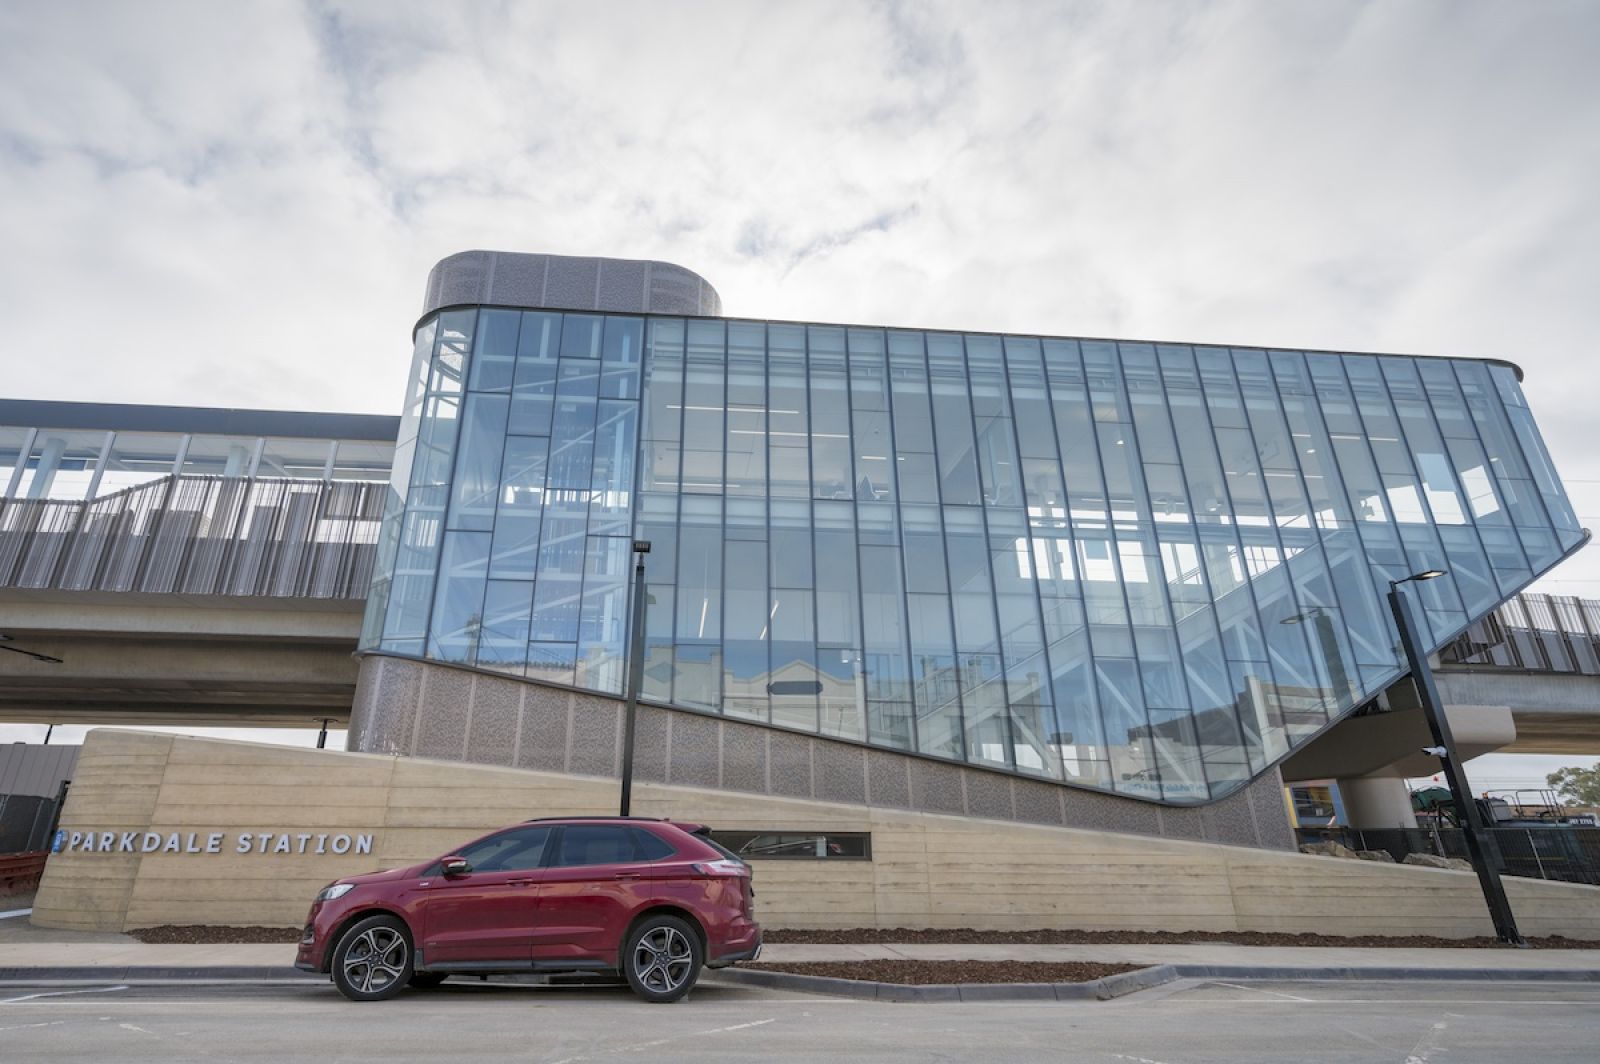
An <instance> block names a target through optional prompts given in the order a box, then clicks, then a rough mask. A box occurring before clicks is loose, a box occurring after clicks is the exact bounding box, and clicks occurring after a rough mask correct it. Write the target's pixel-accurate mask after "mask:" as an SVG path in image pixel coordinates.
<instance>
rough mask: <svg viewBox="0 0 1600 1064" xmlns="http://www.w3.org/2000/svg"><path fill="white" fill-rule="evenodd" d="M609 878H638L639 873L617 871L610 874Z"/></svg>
mask: <svg viewBox="0 0 1600 1064" xmlns="http://www.w3.org/2000/svg"><path fill="white" fill-rule="evenodd" d="M611 878H613V879H638V878H639V873H637V872H618V873H617V874H616V875H614V876H612V877H611Z"/></svg>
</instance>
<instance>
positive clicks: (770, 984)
mask: <svg viewBox="0 0 1600 1064" xmlns="http://www.w3.org/2000/svg"><path fill="white" fill-rule="evenodd" d="M715 974H716V976H717V977H718V978H722V979H726V980H729V981H731V982H734V983H739V984H742V985H745V986H759V987H765V988H767V989H770V990H792V991H798V992H800V993H807V994H828V995H832V996H835V997H851V998H860V999H862V1000H867V1001H913V1002H935V1001H1051V1000H1054V1001H1110V1000H1111V999H1113V998H1119V997H1124V996H1126V995H1128V994H1136V993H1138V992H1140V991H1142V990H1149V989H1151V988H1152V987H1157V986H1161V985H1163V984H1165V983H1170V982H1173V981H1174V980H1177V979H1238V980H1272V981H1280V982H1296V981H1300V982H1313V981H1326V980H1350V981H1354V980H1367V981H1371V982H1384V981H1433V982H1542V983H1600V970H1583V969H1565V968H1406V967H1390V968H1340V967H1327V968H1287V967H1272V966H1266V965H1211V964H1157V965H1152V966H1150V967H1148V968H1140V969H1139V970H1137V971H1133V972H1124V973H1122V974H1121V975H1111V976H1107V977H1105V978H1104V979H1095V980H1092V981H1090V982H1086V983H965V984H951V983H945V984H934V985H927V986H907V985H902V984H899V983H875V982H870V981H868V980H863V979H837V978H833V977H831V976H818V975H800V974H797V973H794V972H772V971H763V970H759V969H750V968H724V969H719V970H718V971H717V972H716V973H715Z"/></svg>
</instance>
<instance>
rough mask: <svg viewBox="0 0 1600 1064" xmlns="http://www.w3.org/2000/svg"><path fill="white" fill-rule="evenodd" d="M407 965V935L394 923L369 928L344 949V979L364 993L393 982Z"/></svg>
mask: <svg viewBox="0 0 1600 1064" xmlns="http://www.w3.org/2000/svg"><path fill="white" fill-rule="evenodd" d="M405 966H406V940H405V936H404V935H402V934H401V933H400V932H399V931H396V930H395V929H394V928H392V927H370V928H368V929H367V930H365V931H363V932H362V933H361V935H360V936H359V937H358V938H357V939H356V940H355V941H354V942H352V943H350V948H349V949H347V950H345V952H344V977H345V981H346V982H347V983H349V984H350V985H351V986H352V987H354V988H355V989H356V990H358V991H360V992H361V993H363V994H371V993H375V992H377V991H380V990H383V989H384V988H385V987H388V986H390V985H391V984H393V983H394V982H395V981H396V980H398V979H399V978H400V975H401V973H402V972H403V971H405Z"/></svg>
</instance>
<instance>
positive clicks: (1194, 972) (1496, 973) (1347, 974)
mask: <svg viewBox="0 0 1600 1064" xmlns="http://www.w3.org/2000/svg"><path fill="white" fill-rule="evenodd" d="M1173 967H1174V968H1175V969H1177V972H1178V975H1179V976H1181V977H1182V978H1185V979H1284V980H1296V979H1299V980H1329V979H1367V980H1372V981H1374V982H1384V981H1398V980H1423V981H1426V980H1433V981H1436V982H1497V983H1506V982H1510V983H1519V982H1533V983H1600V969H1592V968H1589V969H1585V968H1406V967H1388V968H1379V967H1366V968H1340V967H1328V968H1284V967H1272V966H1267V965H1232V964H1177V965H1173Z"/></svg>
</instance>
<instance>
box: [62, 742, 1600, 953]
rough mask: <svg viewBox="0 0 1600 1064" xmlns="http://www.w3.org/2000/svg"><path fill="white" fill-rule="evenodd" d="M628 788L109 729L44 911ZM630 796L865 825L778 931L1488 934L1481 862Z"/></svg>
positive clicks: (791, 881)
mask: <svg viewBox="0 0 1600 1064" xmlns="http://www.w3.org/2000/svg"><path fill="white" fill-rule="evenodd" d="M616 799H617V783H616V781H615V780H612V779H605V778H599V777H589V776H577V775H570V774H558V773H549V772H534V771H527V770H521V769H512V768H496V767H488V766H477V765H466V764H461V763H456V762H439V761H426V760H421V759H416V758H404V757H391V756H380V755H367V754H349V753H341V752H333V751H319V750H311V749H302V748H293V747H279V746H269V745H264V744H256V743H242V742H233V741H224V740H214V739H191V738H185V737H179V736H173V735H164V734H154V733H146V732H135V731H118V730H109V729H101V730H96V731H94V732H91V733H90V734H89V736H88V738H87V739H86V741H85V744H84V750H83V754H82V756H81V758H80V760H79V763H78V768H77V773H76V779H75V780H74V783H73V787H72V790H71V792H70V793H69V797H68V800H67V805H66V809H65V810H64V812H63V815H62V820H61V829H62V830H63V831H64V832H66V833H67V839H68V841H69V842H70V841H71V840H72V838H73V835H74V833H76V834H77V837H78V841H77V843H76V844H75V845H72V846H71V847H69V848H67V849H64V850H63V851H62V852H59V853H56V854H54V855H53V856H52V857H51V858H50V861H49V863H48V864H47V866H46V868H45V873H44V878H43V881H42V882H41V884H40V889H39V893H38V896H37V898H36V899H35V902H34V913H33V921H34V923H36V924H38V925H41V926H45V927H56V928H70V929H80V930H94V931H124V930H128V929H132V928H138V927H149V926H156V925H163V924H203V925H204V924H210V925H269V926H285V927H296V926H299V925H300V924H301V922H302V921H303V920H304V918H305V914H306V910H307V908H308V906H309V904H310V901H311V898H312V897H313V895H314V894H315V892H316V891H317V890H318V889H319V888H320V887H322V886H323V885H324V884H326V883H328V882H329V881H331V880H333V879H336V878H338V877H339V876H341V875H348V874H352V873H356V872H362V871H371V870H374V869H378V868H394V867H401V866H404V865H408V864H412V863H414V862H417V861H421V860H424V859H428V858H432V857H436V856H438V855H439V854H441V853H444V852H447V851H448V850H449V849H450V848H451V847H453V846H455V845H457V844H459V843H460V842H462V841H464V840H465V839H468V838H471V837H472V836H474V835H477V834H481V833H483V832H486V831H489V830H492V829H493V828H496V827H499V826H502V825H505V824H510V823H515V822H517V821H519V820H525V819H528V818H530V817H536V816H563V815H585V814H588V815H593V814H607V813H610V812H612V811H613V810H614V809H615V808H616ZM634 806H635V809H636V811H637V812H638V813H639V814H640V815H644V816H663V817H670V818H672V819H676V820H683V821H693V822H700V823H709V824H712V825H715V826H717V827H721V828H727V829H736V830H755V831H772V830H801V831H808V830H837V831H866V832H870V833H871V834H872V854H873V857H872V860H871V861H839V862H830V861H771V862H758V864H757V866H756V879H757V882H758V884H759V887H758V889H759V898H760V908H759V916H760V918H761V920H762V922H763V924H764V925H765V926H767V927H769V928H852V927H878V928H893V927H911V928H921V927H944V928H968V927H970V928H977V929H986V930H988V929H992V930H1020V929H1033V928H1083V929H1094V930H1118V929H1145V930H1168V931H1311V930H1314V931H1318V932H1321V933H1323V934H1331V935H1382V934H1407V935H1438V936H1441V937H1451V938H1465V937H1472V936H1478V935H1488V934H1491V933H1492V929H1491V926H1490V924H1489V920H1488V917H1487V915H1486V914H1485V912H1484V906H1483V902H1482V898H1481V896H1480V894H1479V890H1478V884H1477V880H1476V877H1474V876H1473V875H1471V874H1470V873H1463V872H1450V871H1440V870H1434V869H1425V868H1411V867H1402V866H1397V865H1388V866H1385V865H1380V864H1377V863H1373V862H1363V861H1342V860H1338V859H1336V858H1329V857H1312V856H1306V855H1302V854H1297V853H1289V852H1282V851H1270V850H1257V849H1247V848H1243V847H1234V846H1223V845H1217V844H1212V843H1200V842H1187V841H1180V840H1173V839H1162V838H1156V837H1147V836H1140V835H1126V834H1115V833H1111V832H1097V831H1088V830H1081V829H1070V828H1058V827H1045V826H1033V825H1025V824H1018V823H1011V822H998V821H990V820H982V819H978V818H974V817H957V816H948V815H941V814H933V813H912V812H907V811H904V810H894V809H883V808H872V807H868V806H863V805H846V804H838V803H828V802H818V801H811V800H805V801H801V800H796V799H785V798H779V797H772V796H767V795H753V794H739V793H733V792H720V791H703V790H695V789H691V788H687V787H679V786H669V785H663V784H657V783H639V784H636V786H635V795H634ZM150 836H155V837H156V838H157V839H158V840H159V842H158V844H157V845H154V846H151V845H150V843H149V837H150ZM91 838H92V845H91V843H90V842H89V841H88V840H90V839H91ZM340 840H345V841H344V842H343V843H342V849H336V845H338V844H339V842H340ZM1507 889H1508V891H1509V892H1510V895H1511V900H1512V904H1513V906H1514V907H1515V909H1516V912H1517V915H1518V920H1519V923H1520V925H1521V928H1522V930H1523V933H1524V934H1527V935H1531V936H1545V935H1565V936H1569V937H1573V938H1583V939H1597V938H1600V888H1592V887H1584V886H1576V885H1572V884H1562V883H1546V882H1542V881H1535V880H1519V879H1508V880H1507Z"/></svg>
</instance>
